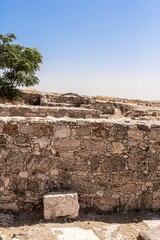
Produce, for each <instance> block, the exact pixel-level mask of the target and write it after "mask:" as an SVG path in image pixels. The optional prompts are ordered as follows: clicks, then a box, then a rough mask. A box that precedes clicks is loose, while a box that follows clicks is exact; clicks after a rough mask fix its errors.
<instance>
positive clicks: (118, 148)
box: [112, 142, 124, 154]
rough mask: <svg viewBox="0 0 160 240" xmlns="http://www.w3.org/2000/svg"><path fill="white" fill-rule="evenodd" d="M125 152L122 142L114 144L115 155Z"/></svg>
mask: <svg viewBox="0 0 160 240" xmlns="http://www.w3.org/2000/svg"><path fill="white" fill-rule="evenodd" d="M123 150H124V146H123V144H122V143H120V142H113V143H112V152H113V154H121V153H122V152H123Z"/></svg>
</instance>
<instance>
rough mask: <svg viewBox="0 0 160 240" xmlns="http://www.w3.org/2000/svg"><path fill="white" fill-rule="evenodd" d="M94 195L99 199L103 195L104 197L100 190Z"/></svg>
mask: <svg viewBox="0 0 160 240" xmlns="http://www.w3.org/2000/svg"><path fill="white" fill-rule="evenodd" d="M96 194H97V195H98V196H99V197H103V195H104V193H103V191H101V190H99V191H97V192H96Z"/></svg>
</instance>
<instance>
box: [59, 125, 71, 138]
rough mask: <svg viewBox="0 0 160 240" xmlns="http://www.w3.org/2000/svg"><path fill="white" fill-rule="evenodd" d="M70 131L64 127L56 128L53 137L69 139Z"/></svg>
mask: <svg viewBox="0 0 160 240" xmlns="http://www.w3.org/2000/svg"><path fill="white" fill-rule="evenodd" d="M69 136H70V129H69V128H68V127H65V126H58V127H57V128H56V131H55V137H69Z"/></svg>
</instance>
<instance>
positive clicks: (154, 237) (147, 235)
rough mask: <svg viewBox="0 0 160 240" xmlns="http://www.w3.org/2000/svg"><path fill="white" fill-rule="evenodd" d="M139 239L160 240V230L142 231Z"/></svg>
mask: <svg viewBox="0 0 160 240" xmlns="http://www.w3.org/2000/svg"><path fill="white" fill-rule="evenodd" d="M138 239H140V240H160V230H154V231H153V230H152V231H150V230H148V231H141V232H140V233H139V237H138Z"/></svg>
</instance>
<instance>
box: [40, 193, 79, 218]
mask: <svg viewBox="0 0 160 240" xmlns="http://www.w3.org/2000/svg"><path fill="white" fill-rule="evenodd" d="M43 205H44V219H46V220H52V219H55V218H56V217H61V216H62V217H65V216H68V217H69V218H76V217H77V216H78V213H79V203H78V195H77V193H76V192H50V193H47V194H46V195H44V197H43Z"/></svg>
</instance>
